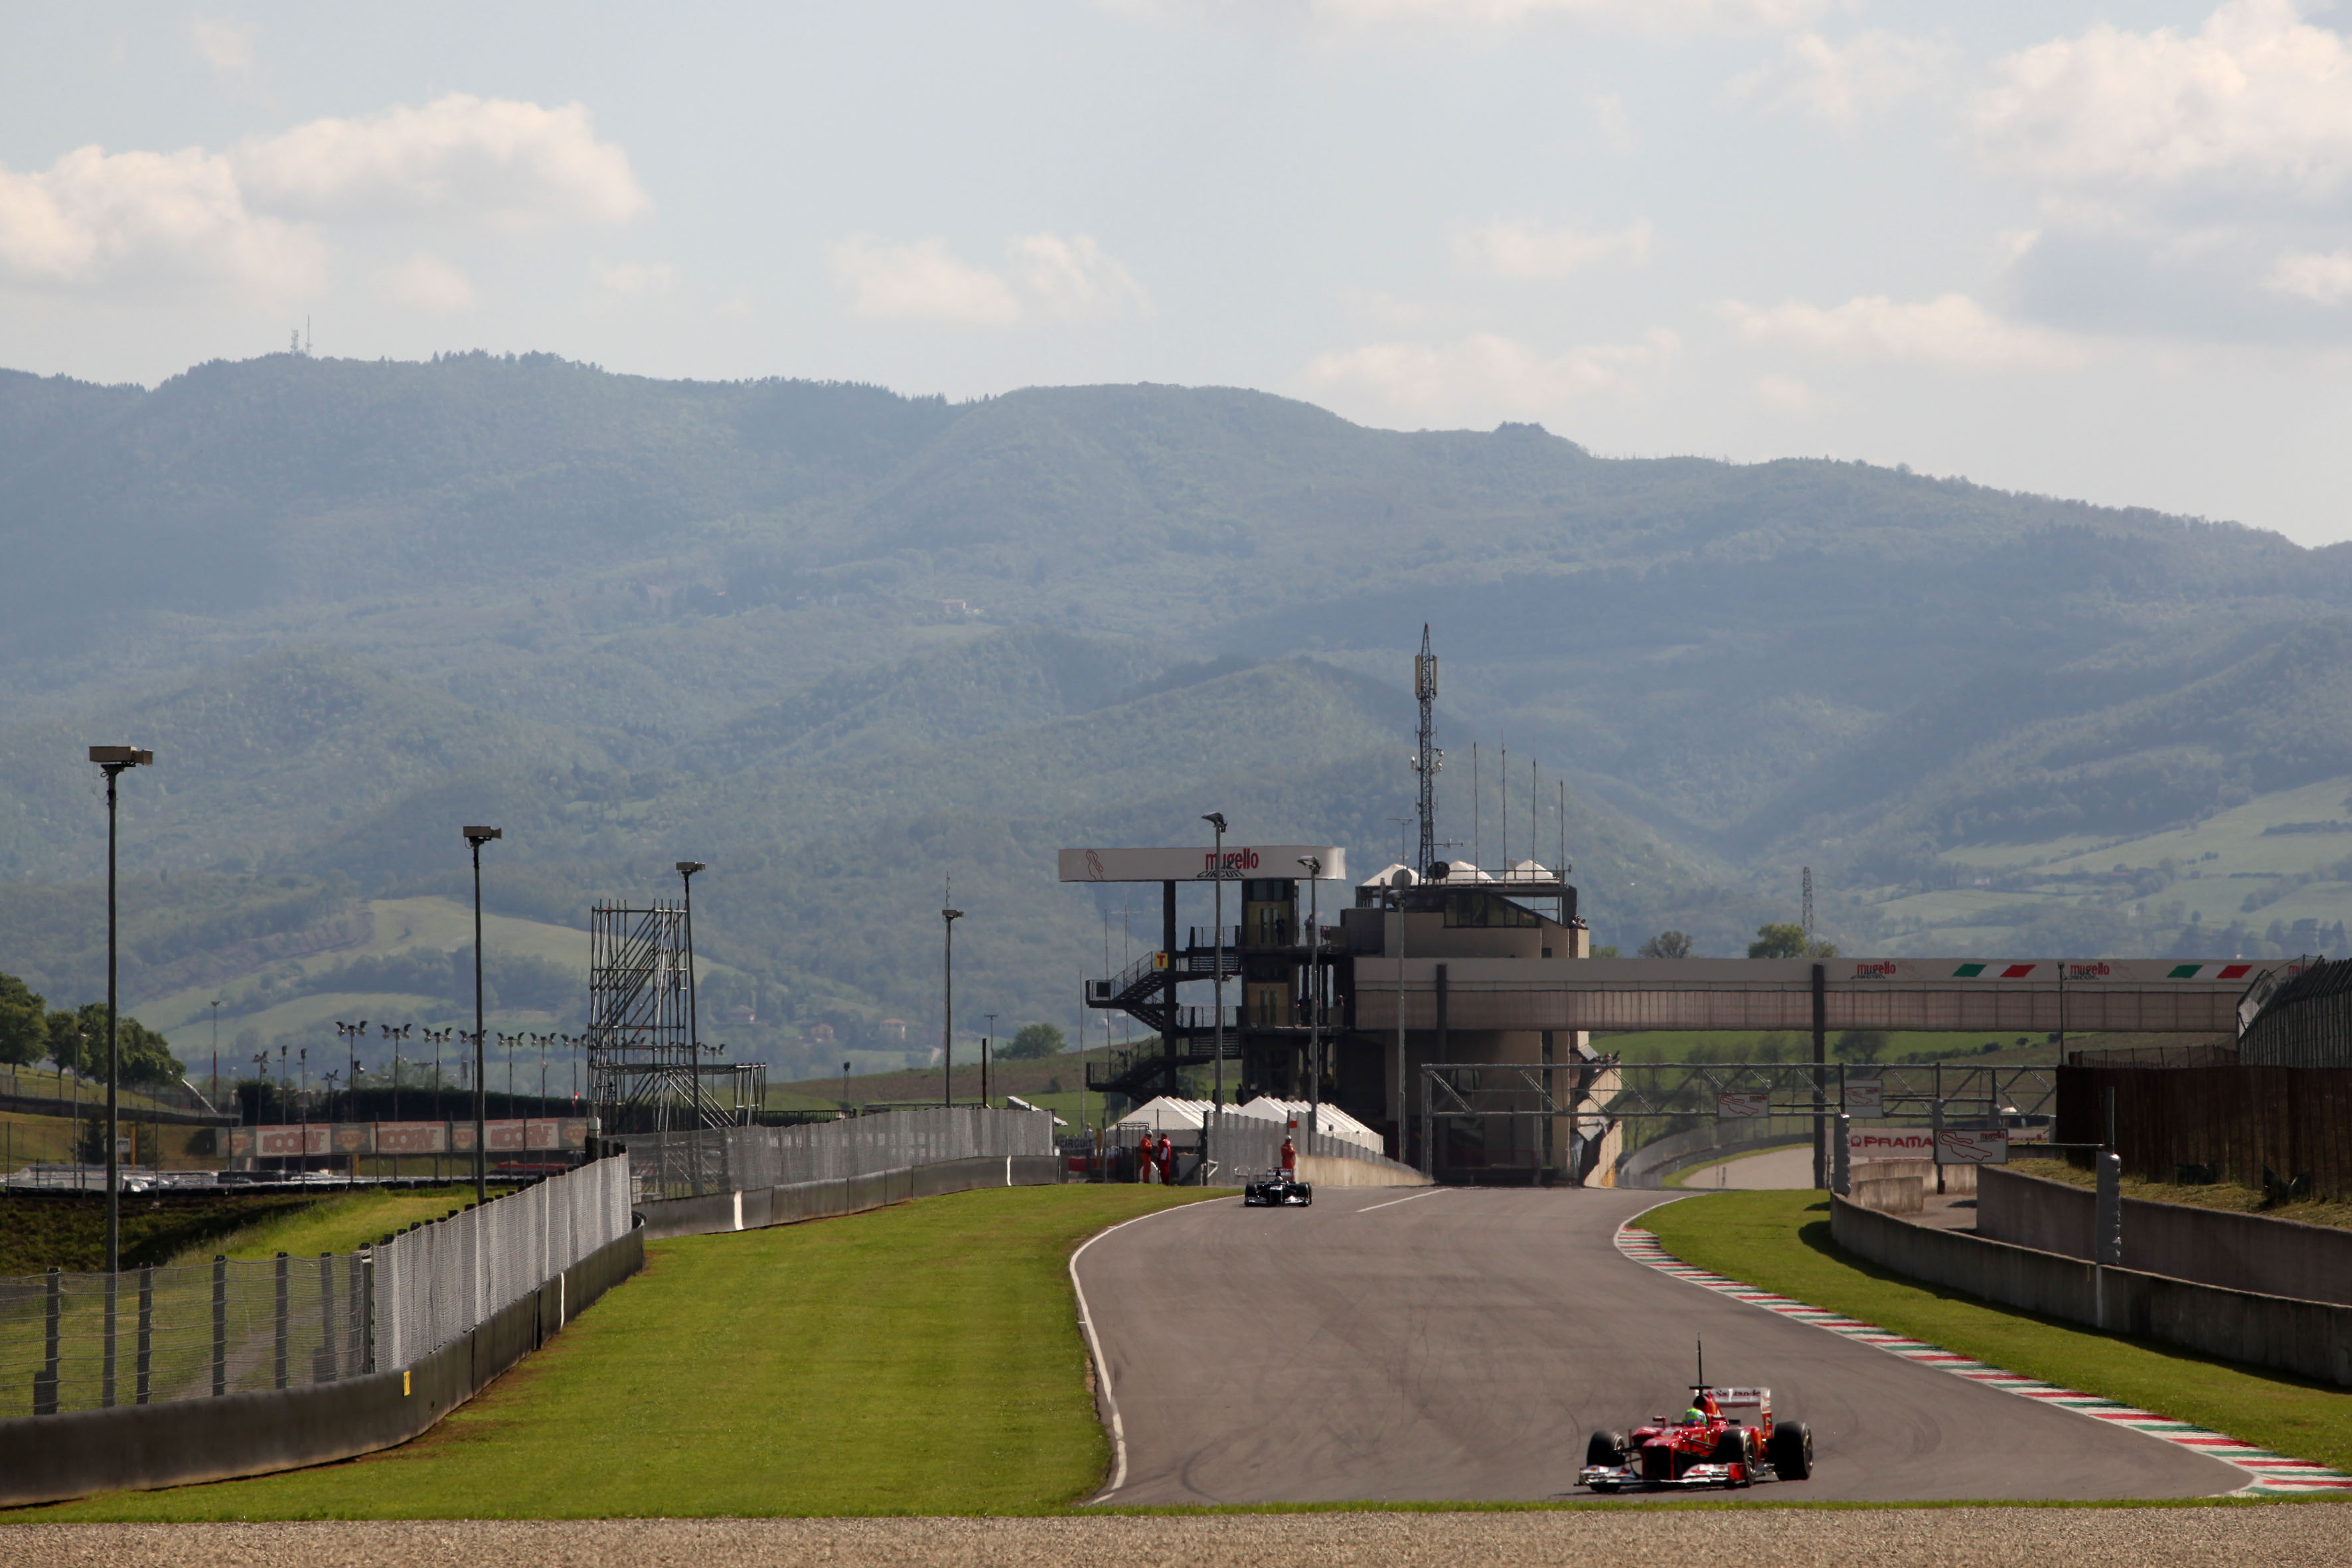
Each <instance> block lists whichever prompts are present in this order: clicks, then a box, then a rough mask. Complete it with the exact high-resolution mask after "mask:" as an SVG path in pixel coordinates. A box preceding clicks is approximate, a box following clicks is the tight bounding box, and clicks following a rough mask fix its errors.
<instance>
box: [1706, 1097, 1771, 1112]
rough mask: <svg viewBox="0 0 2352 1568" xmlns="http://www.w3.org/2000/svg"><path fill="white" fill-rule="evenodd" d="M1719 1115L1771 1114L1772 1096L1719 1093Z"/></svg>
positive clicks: (1716, 1104) (1716, 1099)
mask: <svg viewBox="0 0 2352 1568" xmlns="http://www.w3.org/2000/svg"><path fill="white" fill-rule="evenodd" d="M1715 1113H1716V1114H1717V1116H1726V1117H1728V1116H1769V1115H1771V1114H1772V1097H1771V1096H1770V1095H1769V1094H1718V1095H1717V1096H1716V1097H1715Z"/></svg>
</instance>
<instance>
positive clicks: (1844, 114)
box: [1726, 31, 1955, 125]
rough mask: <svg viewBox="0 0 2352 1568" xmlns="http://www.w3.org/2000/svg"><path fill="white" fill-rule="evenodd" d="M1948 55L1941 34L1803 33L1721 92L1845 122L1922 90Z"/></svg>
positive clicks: (1947, 60) (1732, 97) (1763, 105)
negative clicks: (1836, 36)
mask: <svg viewBox="0 0 2352 1568" xmlns="http://www.w3.org/2000/svg"><path fill="white" fill-rule="evenodd" d="M1954 53H1955V51H1954V49H1953V47H1952V44H1951V42H1950V41H1949V40H1948V39H1944V38H1906V37H1902V36H1901V35H1899V34H1895V33H1888V32H1883V31H1872V32H1866V33H1858V34H1856V35H1855V36H1854V37H1852V38H1849V39H1847V40H1846V42H1845V43H1844V44H1843V46H1841V45H1838V44H1833V43H1832V42H1830V41H1829V40H1828V39H1827V38H1824V37H1822V36H1821V35H1820V34H1819V33H1807V34H1805V35H1804V36H1802V37H1796V38H1791V39H1790V40H1789V42H1788V43H1787V44H1786V45H1785V46H1783V47H1782V48H1781V51H1780V58H1779V59H1778V60H1776V61H1774V62H1773V63H1771V64H1770V65H1768V66H1762V67H1759V68H1757V69H1755V70H1752V71H1748V72H1747V73H1745V74H1744V75H1741V76H1738V77H1735V78H1733V79H1732V81H1731V84H1730V86H1729V88H1728V89H1727V91H1726V96H1727V98H1728V99H1729V100H1730V101H1732V102H1733V103H1738V104H1752V105H1754V106H1756V107H1758V108H1759V109H1762V110H1767V111H1793V112H1796V113H1800V114H1805V115H1810V116H1811V117H1812V118H1813V119H1815V120H1821V121H1828V122H1829V123H1831V124H1832V125H1852V124H1853V122H1854V121H1856V120H1859V119H1860V118H1862V117H1863V116H1864V115H1865V114H1870V113H1874V112H1876V111H1878V110H1884V109H1887V108H1891V107H1892V106H1894V105H1895V104H1897V103H1900V102H1901V101H1902V100H1905V99H1906V98H1909V97H1911V96H1912V95H1913V94H1915V93H1916V92H1919V91H1921V90H1922V89H1925V88H1927V86H1928V85H1929V84H1930V83H1931V82H1933V81H1934V80H1935V79H1937V77H1938V76H1939V75H1940V74H1942V73H1943V72H1944V71H1945V70H1946V69H1948V68H1949V66H1950V65H1951V63H1952V60H1953V57H1954Z"/></svg>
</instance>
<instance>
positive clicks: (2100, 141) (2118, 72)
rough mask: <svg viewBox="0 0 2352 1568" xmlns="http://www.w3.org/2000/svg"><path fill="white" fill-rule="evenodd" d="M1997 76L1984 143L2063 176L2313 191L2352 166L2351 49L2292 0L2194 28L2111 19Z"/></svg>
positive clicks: (2259, 2)
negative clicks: (2122, 24)
mask: <svg viewBox="0 0 2352 1568" xmlns="http://www.w3.org/2000/svg"><path fill="white" fill-rule="evenodd" d="M1996 70H1997V72H1998V75H1999V78H2000V80H1999V81H1998V83H1997V84H1996V85H1995V86H1993V87H1991V88H1989V89H1986V90H1985V91H1984V92H1983V93H1982V94H1981V95H1980V97H1979V99H1978V100H1977V103H1976V106H1975V121H1976V129H1977V133H1978V136H1979V141H1980V143H1981V145H1982V147H1983V149H1984V151H1985V152H1986V153H1987V154H1988V155H1989V156H1990V158H1991V159H1992V160H1993V161H1994V162H1996V163H2000V164H2001V165H2004V166H2006V167H2009V168H2011V169H2014V170H2017V171H2020V172H2021V173H2023V174H2027V175H2029V176H2032V177H2034V178H2037V179H2040V180H2042V181H2045V182H2049V183H2051V184H2058V185H2063V186H2088V187H2101V186H2105V187H2110V188H2114V189H2118V190H2126V191H2162V190H2168V189H2175V188H2179V187H2181V186H2184V185H2190V184H2196V185H2208V184H2215V185H2218V184H2221V183H2223V182H2227V183H2228V184H2229V185H2230V186H2231V188H2236V187H2239V186H2242V185H2243V184H2245V183H2246V182H2250V181H2251V182H2254V183H2257V184H2261V185H2262V186H2263V187H2266V188H2271V189H2278V190H2284V191H2287V192H2290V193H2292V194H2295V195H2301V196H2304V197H2306V198H2313V197H2324V196H2326V195H2332V194H2333V193H2334V192H2335V191H2336V188H2337V187H2338V186H2339V185H2341V184H2343V182H2344V180H2345V178H2346V176H2347V174H2352V46H2347V41H2346V39H2345V38H2344V37H2343V36H2342V35H2341V34H2338V33H2336V32H2333V31H2331V30H2329V29H2328V28H2326V27H2318V26H2312V25H2311V24H2310V23H2308V22H2305V20H2303V17H2302V15H2301V13H2300V11H2299V10H2298V9H2297V7H2296V6H2295V5H2294V4H2293V3H2292V0H2230V3H2229V4H2227V5H2222V6H2221V7H2220V8H2219V9H2218V10H2216V11H2214V12H2213V14H2212V15H2211V16H2210V17H2208V18H2207V19H2206V22H2205V25H2204V26H2203V27H2202V28H2201V29H2200V31H2198V32H2197V33H2195V34H2193V35H2190V34H2182V33H2177V32H2175V31H2174V30H2172V29H2171V28H2169V27H2159V28H2158V29H2156V30H2155V31H2153V32H2147V33H2134V32H2126V31H2125V30H2123V29H2121V28H2118V27H2116V26H2110V25H2108V24H2105V23H2101V24H2099V25H2098V26H2094V27H2091V28H2090V29H2088V30H2087V31H2085V32H2084V33H2083V34H2082V35H2081V36H2080V37H2074V38H2062V39H2057V40H2054V41H2053V42H2051V43H2046V44H2042V45H2040V46H2038V47H2034V48H2031V49H2027V50H2024V51H2023V52H2021V53H2019V54H2015V55H2012V56H2011V57H2009V58H2007V59H2004V60H2002V61H2000V63H1999V64H1998V66H1997V67H1996Z"/></svg>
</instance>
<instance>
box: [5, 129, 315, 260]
mask: <svg viewBox="0 0 2352 1568" xmlns="http://www.w3.org/2000/svg"><path fill="white" fill-rule="evenodd" d="M325 260H326V247H325V245H324V244H323V243H322V242H321V241H320V239H319V237H318V236H317V235H315V234H314V233H312V232H311V231H310V229H308V228H307V227H304V226H300V225H298V224H289V223H286V222H283V221H281V220H279V219H277V218H274V217H269V216H262V215H257V214H256V213H254V212H253V211H251V210H250V209H249V208H248V207H247V205H246V203H245V200H244V197H243V195H242V193H241V191H240V190H239V187H238V182H237V178H236V170H235V169H234V168H233V167H232V166H231V164H230V163H229V161H228V160H227V159H226V158H225V157H223V156H221V155H220V154H218V153H206V152H205V151H204V150H203V149H201V148H194V147H191V148H186V149H184V150H182V151H180V152H177V153H108V152H107V151H106V150H105V149H103V148H101V147H79V148H76V149H75V150H74V151H73V152H70V153H67V154H66V155H65V156H64V157H62V158H59V159H58V161H57V162H56V163H53V164H51V165H50V166H49V167H48V168H47V170H46V171H44V172H43V173H40V174H15V173H12V172H10V171H8V170H6V169H0V276H6V277H9V278H13V279H15V280H16V281H19V282H25V283H34V284H47V285H63V286H68V287H86V286H89V285H93V284H98V283H101V282H103V281H106V280H108V279H112V278H118V277H122V278H129V279H132V280H134V281H135V282H138V283H141V284H142V285H143V284H147V283H152V282H154V281H157V280H169V279H177V280H186V281H222V282H229V283H235V284H242V285H247V286H251V287H255V288H261V289H291V290H298V291H299V290H303V289H311V288H315V287H316V286H317V285H318V283H319V281H320V276H321V274H322V272H323V269H324V265H325Z"/></svg>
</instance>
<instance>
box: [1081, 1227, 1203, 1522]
mask: <svg viewBox="0 0 2352 1568" xmlns="http://www.w3.org/2000/svg"><path fill="white" fill-rule="evenodd" d="M1191 1207H1192V1205H1191V1204H1171V1205H1169V1206H1168V1207H1166V1208H1164V1209H1154V1210H1152V1211H1151V1212H1150V1214H1139V1215H1136V1216H1135V1218H1133V1219H1123V1220H1121V1221H1119V1222H1118V1224H1117V1225H1110V1226H1104V1227H1103V1228H1102V1229H1100V1230H1098V1231H1097V1232H1095V1233H1094V1234H1093V1235H1092V1236H1090V1237H1087V1238H1086V1240H1084V1241H1082V1242H1080V1243H1078V1245H1077V1248H1076V1251H1074V1252H1072V1253H1071V1254H1070V1289H1071V1291H1072V1292H1073V1293H1074V1294H1076V1297H1077V1299H1078V1327H1079V1328H1080V1329H1082V1330H1084V1331H1086V1336H1087V1355H1088V1356H1090V1357H1091V1358H1093V1361H1094V1363H1095V1382H1096V1383H1097V1384H1098V1385H1099V1386H1100V1387H1101V1389H1102V1396H1103V1405H1104V1407H1105V1408H1106V1409H1108V1411H1109V1412H1110V1450H1111V1472H1110V1485H1108V1486H1107V1487H1105V1488H1103V1489H1102V1490H1100V1491H1098V1492H1097V1493H1095V1495H1094V1496H1092V1497H1090V1498H1088V1499H1087V1500H1086V1502H1085V1504H1082V1505H1081V1506H1084V1507H1091V1506H1092V1505H1094V1504H1096V1503H1098V1502H1100V1501H1102V1500H1104V1499H1105V1498H1107V1497H1108V1496H1110V1494H1111V1493H1113V1492H1115V1491H1117V1490H1118V1489H1119V1488H1121V1487H1123V1486H1125V1485H1127V1425H1126V1423H1125V1422H1123V1421H1121V1420H1120V1419H1119V1415H1118V1394H1115V1393H1113V1392H1112V1390H1111V1385H1110V1363H1108V1362H1107V1361H1105V1360H1104V1359H1103V1353H1102V1341H1101V1340H1100V1339H1098V1338H1097V1337H1096V1334H1095V1319H1094V1314H1093V1313H1092V1312H1091V1311H1089V1310H1087V1288H1086V1286H1085V1285H1084V1284H1082V1283H1080V1282H1079V1279H1078V1259H1079V1258H1083V1257H1085V1256H1086V1251H1087V1247H1092V1246H1093V1245H1094V1244H1095V1243H1096V1242H1097V1241H1100V1240H1101V1239H1102V1238H1103V1237H1106V1236H1108V1235H1109V1234H1110V1233H1111V1232H1112V1231H1115V1230H1125V1229H1126V1228H1127V1227H1128V1226H1131V1225H1139V1224H1140V1223H1142V1222H1143V1221H1145V1220H1147V1219H1157V1218H1159V1217H1160V1215H1164V1214H1174V1213H1175V1212H1176V1211H1177V1210H1179V1209H1187V1208H1191Z"/></svg>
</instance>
